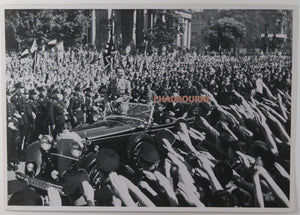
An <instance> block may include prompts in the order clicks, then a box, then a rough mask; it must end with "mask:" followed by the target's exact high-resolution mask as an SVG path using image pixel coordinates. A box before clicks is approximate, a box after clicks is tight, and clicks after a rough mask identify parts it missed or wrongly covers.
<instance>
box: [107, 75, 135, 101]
mask: <svg viewBox="0 0 300 215" xmlns="http://www.w3.org/2000/svg"><path fill="white" fill-rule="evenodd" d="M120 97H122V98H123V101H128V100H129V99H130V97H131V86H130V81H128V80H126V79H125V78H121V79H118V78H114V79H112V80H111V81H110V82H109V84H108V88H107V100H109V101H114V100H116V99H118V98H120Z"/></svg>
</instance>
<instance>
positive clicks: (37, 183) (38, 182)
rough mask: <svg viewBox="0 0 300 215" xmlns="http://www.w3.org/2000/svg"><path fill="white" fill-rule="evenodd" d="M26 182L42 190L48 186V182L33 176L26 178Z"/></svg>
mask: <svg viewBox="0 0 300 215" xmlns="http://www.w3.org/2000/svg"><path fill="white" fill-rule="evenodd" d="M27 184H28V185H31V186H33V187H37V188H40V189H42V190H47V189H48V188H49V187H50V185H49V183H47V182H44V181H41V180H37V179H34V178H28V182H27Z"/></svg>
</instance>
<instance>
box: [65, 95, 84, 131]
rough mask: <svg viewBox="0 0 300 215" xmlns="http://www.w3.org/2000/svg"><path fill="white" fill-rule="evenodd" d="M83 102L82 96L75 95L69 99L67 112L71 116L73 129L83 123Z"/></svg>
mask: <svg viewBox="0 0 300 215" xmlns="http://www.w3.org/2000/svg"><path fill="white" fill-rule="evenodd" d="M83 110H84V100H83V98H82V96H80V95H77V96H76V95H75V96H73V97H72V98H71V99H70V104H69V107H68V112H69V113H70V116H71V124H72V127H73V128H75V127H76V126H77V125H80V124H83V123H84V115H83Z"/></svg>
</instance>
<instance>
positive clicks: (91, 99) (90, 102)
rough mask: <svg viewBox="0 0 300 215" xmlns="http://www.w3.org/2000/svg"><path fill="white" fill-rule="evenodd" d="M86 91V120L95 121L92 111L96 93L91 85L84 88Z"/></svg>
mask: <svg viewBox="0 0 300 215" xmlns="http://www.w3.org/2000/svg"><path fill="white" fill-rule="evenodd" d="M84 92H85V104H84V113H85V114H86V121H87V122H88V123H91V122H93V119H92V112H93V106H94V103H95V101H94V95H93V91H92V89H91V87H88V88H86V89H85V90H84Z"/></svg>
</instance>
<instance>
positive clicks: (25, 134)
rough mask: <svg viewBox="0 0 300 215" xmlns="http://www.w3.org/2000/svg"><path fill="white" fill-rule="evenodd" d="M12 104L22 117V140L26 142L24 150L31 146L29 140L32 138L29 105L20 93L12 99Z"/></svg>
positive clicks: (20, 122) (20, 126)
mask: <svg viewBox="0 0 300 215" xmlns="http://www.w3.org/2000/svg"><path fill="white" fill-rule="evenodd" d="M11 102H12V103H13V104H14V105H15V106H16V109H17V111H18V113H19V114H20V115H21V118H20V119H19V120H18V122H19V128H20V134H21V139H22V141H23V142H24V147H23V149H24V148H25V147H26V146H27V145H28V144H29V138H30V133H29V132H30V131H29V128H30V125H29V117H28V114H29V109H28V105H27V102H26V99H25V97H23V96H22V95H21V94H19V93H16V94H15V95H14V96H13V97H12V98H11Z"/></svg>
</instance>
